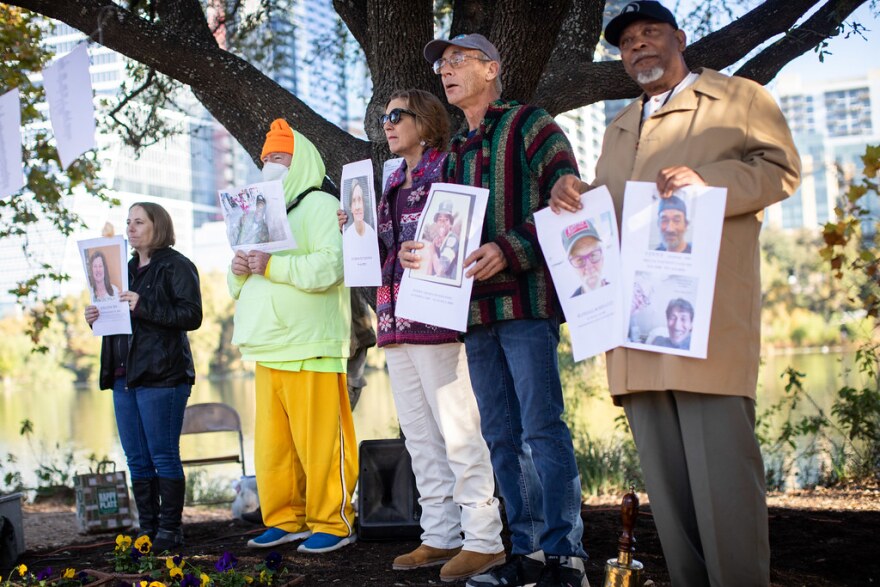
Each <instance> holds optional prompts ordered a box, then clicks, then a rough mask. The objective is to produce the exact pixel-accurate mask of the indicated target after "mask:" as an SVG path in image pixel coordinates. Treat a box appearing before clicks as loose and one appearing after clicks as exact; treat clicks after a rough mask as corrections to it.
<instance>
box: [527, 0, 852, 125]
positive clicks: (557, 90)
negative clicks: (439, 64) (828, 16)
mask: <svg viewBox="0 0 880 587" xmlns="http://www.w3.org/2000/svg"><path fill="white" fill-rule="evenodd" d="M829 1H830V2H831V3H835V4H846V5H852V8H853V9H854V8H855V7H856V6H858V5H861V4H864V3H865V2H866V1H867V0H861V1H859V0H829ZM817 4H820V0H767V1H766V2H764V3H762V4H760V5H758V6H757V7H756V8H755V9H753V10H751V11H749V12H748V13H747V14H745V15H743V16H742V17H741V18H739V19H737V20H736V21H735V22H733V23H731V24H729V25H727V26H725V27H723V28H721V29H720V30H718V31H716V32H715V33H712V34H711V35H708V36H706V37H704V38H703V39H701V40H699V41H697V42H696V43H694V44H693V45H690V46H689V47H688V48H687V49H686V50H685V59H686V60H687V63H688V65H689V66H690V67H691V68H696V67H709V68H712V69H724V68H725V67H728V66H730V65H731V64H733V63H736V62H737V61H739V60H740V59H742V58H743V57H744V56H746V55H748V53H749V52H750V51H752V50H754V49H755V47H758V46H760V45H761V44H763V43H764V42H766V41H768V40H769V39H771V38H772V37H774V36H776V35H778V34H781V33H784V32H786V31H788V30H789V29H790V28H791V27H792V26H794V24H795V23H796V22H797V21H798V20H799V19H800V18H802V17H803V15H804V14H806V13H807V12H809V11H810V10H811V9H812V8H813V7H814V6H816V5H817ZM851 11H852V10H851V9H850V10H849V12H851ZM849 12H847V14H848V13H849ZM811 20H812V19H811ZM771 49H772V48H771ZM568 55H569V56H570V57H569V58H568V59H566V60H565V63H564V65H559V64H554V65H553V68H552V69H548V71H547V73H546V74H545V76H544V78H543V79H542V80H541V84H540V85H539V87H538V90H537V92H536V95H535V99H534V101H535V102H536V103H537V104H539V105H541V106H543V107H544V108H546V109H547V110H548V111H549V112H550V113H551V114H554V115H556V114H559V113H560V112H566V111H568V110H572V109H574V108H579V107H581V106H584V105H587V104H592V103H593V102H596V101H598V100H613V99H621V98H633V97H635V96H637V95H639V92H640V91H641V90H640V89H639V87H638V86H637V85H636V84H635V82H633V81H632V80H630V79H629V76H627V75H626V73H625V72H624V70H623V66H622V65H621V63H620V62H619V61H615V62H600V63H591V62H590V61H589V60H588V59H590V58H588V56H587V55H586V54H585V53H584V52H581V53H580V54H578V53H576V52H572V53H570V54H568ZM770 55H771V56H772V55H773V51H771V53H770ZM793 56H796V55H793ZM783 60H784V54H783V55H780V56H778V57H777V58H776V61H775V62H776V63H777V64H784V63H783ZM756 64H757V62H756ZM749 71H755V72H756V73H757V69H750V70H749ZM749 71H746V72H745V73H749ZM768 71H769V70H768ZM777 71H778V68H777ZM764 75H765V76H766V73H765V74H764ZM771 78H772V76H771ZM767 79H770V78H767Z"/></svg>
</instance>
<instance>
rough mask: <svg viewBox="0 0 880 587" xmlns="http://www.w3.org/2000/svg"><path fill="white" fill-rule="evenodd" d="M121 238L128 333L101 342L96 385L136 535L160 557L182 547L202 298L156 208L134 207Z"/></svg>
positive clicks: (167, 219) (165, 217)
mask: <svg viewBox="0 0 880 587" xmlns="http://www.w3.org/2000/svg"><path fill="white" fill-rule="evenodd" d="M127 233H128V239H129V243H130V244H131V247H132V249H133V250H134V252H133V255H132V258H131V260H130V261H129V263H128V283H129V290H128V291H124V292H122V293H121V294H120V295H119V299H120V301H123V302H126V303H127V304H128V307H129V309H130V311H131V332H132V333H131V336H128V335H114V336H105V337H104V340H103V342H102V345H101V374H100V384H101V388H102V389H113V405H114V408H115V410H116V425H117V427H118V429H119V439H120V441H121V443H122V448H123V450H124V451H125V458H126V460H127V461H128V468H129V472H130V474H131V482H132V493H133V494H134V498H135V503H136V504H137V507H138V514H139V519H140V528H141V534H142V535H143V534H146V535H148V536H150V538H151V539H152V540H153V550H154V551H155V552H163V551H165V550H171V549H174V548H177V547H180V546H181V545H182V544H183V532H182V530H181V515H182V513H183V501H184V495H185V492H186V482H185V480H184V476H183V466H182V465H181V462H180V430H181V427H182V425H183V412H184V410H185V409H186V402H187V399H188V398H189V394H190V390H191V389H192V385H193V383H194V382H195V369H194V368H193V359H192V352H191V351H190V347H189V339H188V338H187V336H186V333H187V331H189V330H196V329H197V328H198V327H199V326H201V324H202V296H201V293H200V291H199V274H198V271H197V270H196V268H195V266H194V265H193V264H192V263H191V262H190V261H189V259H187V258H186V257H184V256H183V255H181V254H180V253H178V252H177V251H175V250H174V249H172V248H171V245H173V244H174V226H173V224H172V222H171V216H170V215H169V214H168V212H167V211H166V210H165V209H164V208H163V207H162V206H159V205H158V204H153V203H149V202H141V203H137V204H134V205H133V206H132V207H131V208H129V211H128V228H127ZM98 315H99V312H98V308H96V307H95V306H88V307H87V308H86V311H85V317H86V321H87V322H88V323H89V325H91V324H93V323H94V322H95V320H97V319H98Z"/></svg>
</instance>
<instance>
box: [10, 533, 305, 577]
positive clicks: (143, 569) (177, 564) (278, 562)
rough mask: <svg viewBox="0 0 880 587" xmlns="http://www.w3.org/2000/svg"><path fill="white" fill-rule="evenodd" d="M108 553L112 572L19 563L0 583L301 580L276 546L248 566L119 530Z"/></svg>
mask: <svg viewBox="0 0 880 587" xmlns="http://www.w3.org/2000/svg"><path fill="white" fill-rule="evenodd" d="M107 558H108V563H109V566H110V568H112V572H108V571H101V570H94V569H80V570H77V569H74V568H72V567H64V568H58V569H53V568H52V567H48V566H47V567H44V568H42V569H39V570H36V571H34V570H32V569H29V568H28V567H27V566H26V565H23V564H22V565H18V566H17V567H14V568H13V569H12V571H11V572H10V573H9V574H8V576H6V577H0V587H83V586H85V585H88V586H89V587H100V586H107V587H117V586H119V587H122V586H131V587H286V586H290V585H298V584H300V583H302V580H303V577H302V576H300V575H293V574H291V573H289V572H288V569H287V567H286V566H284V564H283V562H284V561H283V559H282V557H281V555H280V554H279V553H277V552H274V551H273V552H270V553H269V554H268V555H267V556H266V557H265V558H264V559H263V560H261V561H260V562H258V563H256V564H252V565H251V566H249V567H248V566H246V565H242V564H239V560H238V558H237V557H236V556H235V555H234V554H233V553H231V552H224V553H223V554H222V555H221V556H220V557H219V558H216V557H206V556H194V557H189V558H187V559H185V558H184V557H183V556H181V555H179V554H177V555H168V556H157V555H156V554H155V553H154V552H153V551H152V544H151V542H150V539H149V537H147V536H140V537H138V538H137V539H134V540H133V539H132V538H131V537H129V536H125V535H122V534H120V535H119V536H117V537H116V543H115V546H114V548H113V551H112V552H111V553H110V554H109V555H108V557H107Z"/></svg>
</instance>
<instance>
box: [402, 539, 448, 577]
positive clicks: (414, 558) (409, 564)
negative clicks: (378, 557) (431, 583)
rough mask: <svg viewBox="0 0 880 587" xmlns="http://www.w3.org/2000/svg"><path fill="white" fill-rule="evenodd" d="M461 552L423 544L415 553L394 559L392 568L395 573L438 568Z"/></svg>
mask: <svg viewBox="0 0 880 587" xmlns="http://www.w3.org/2000/svg"><path fill="white" fill-rule="evenodd" d="M460 550H461V547H458V548H434V547H433V546H428V545H427V544H422V545H420V546H419V547H418V548H417V549H415V550H414V551H412V552H408V553H406V554H402V555H400V556H399V557H397V558H396V559H394V563H393V564H392V565H391V568H392V569H394V570H395V571H408V570H411V569H423V568H425V567H436V566H438V565H442V564H443V563H445V562H448V561H449V560H450V559H452V557H454V556H455V555H457V554H458V552H459V551H460Z"/></svg>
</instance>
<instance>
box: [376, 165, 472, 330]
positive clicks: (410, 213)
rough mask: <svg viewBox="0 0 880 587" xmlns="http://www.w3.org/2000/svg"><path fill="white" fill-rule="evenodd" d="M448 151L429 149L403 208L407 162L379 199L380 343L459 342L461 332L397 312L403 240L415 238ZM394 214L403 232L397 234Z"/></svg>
mask: <svg viewBox="0 0 880 587" xmlns="http://www.w3.org/2000/svg"><path fill="white" fill-rule="evenodd" d="M445 163H446V153H442V152H440V151H437V150H435V149H430V148H429V149H428V150H426V151H425V153H424V155H422V159H421V160H420V161H419V163H418V165H416V168H415V169H413V172H412V193H411V194H410V196H409V198H408V199H407V201H406V203H405V204H404V205H403V206H402V207H401V209H399V210H397V209H395V207H396V203H397V190H398V188H399V187H400V186H401V185H402V184H403V182H404V181H405V180H406V162H405V161H404V162H403V163H402V164H401V166H400V168H398V169H397V171H395V172H393V173H392V174H391V176H390V177H389V178H388V185H387V186H386V187H385V189H384V191H383V192H382V198H381V199H380V200H379V211H378V228H379V230H378V233H379V258H380V259H381V261H382V285H381V286H379V289H378V290H377V291H376V316H377V318H378V326H379V328H378V330H379V332H378V338H379V346H380V347H381V346H386V345H389V344H403V343H407V344H443V343H448V342H456V341H457V340H458V336H459V333H458V332H455V331H454V330H447V329H445V328H438V327H436V326H430V325H428V324H422V323H421V322H413V321H412V320H406V319H404V318H398V317H397V316H395V315H394V307H395V305H396V303H397V294H398V292H399V290H400V280H401V278H402V277H403V267H401V265H400V261H398V259H397V253H398V251H399V250H400V243H402V242H404V241H408V240H413V239H415V237H416V228H417V227H418V224H419V217H420V216H421V215H422V210H423V209H424V207H425V201H426V200H427V199H428V192H430V191H431V184H432V183H434V182H435V181H440V180H441V179H442V174H443V167H444V165H445ZM394 218H397V220H398V224H399V226H400V233H399V234H396V235H395V233H394V232H395V228H394Z"/></svg>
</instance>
